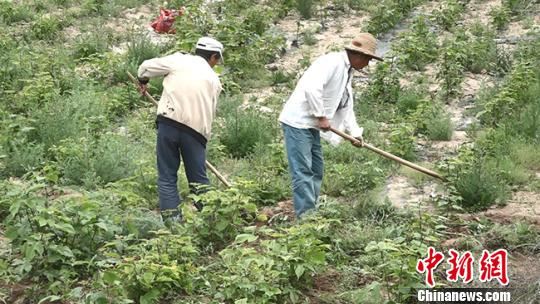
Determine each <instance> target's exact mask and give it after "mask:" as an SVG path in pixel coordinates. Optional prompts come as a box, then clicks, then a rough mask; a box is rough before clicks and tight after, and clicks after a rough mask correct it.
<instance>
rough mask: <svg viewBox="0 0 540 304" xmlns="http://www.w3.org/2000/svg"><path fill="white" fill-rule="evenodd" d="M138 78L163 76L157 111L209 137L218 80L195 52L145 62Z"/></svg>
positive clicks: (219, 85) (218, 91) (214, 109)
mask: <svg viewBox="0 0 540 304" xmlns="http://www.w3.org/2000/svg"><path fill="white" fill-rule="evenodd" d="M138 76H139V77H158V76H165V78H164V79H163V93H162V94H161V99H160V100H159V104H158V109H157V114H158V115H161V116H164V117H167V118H169V119H172V120H175V121H177V122H179V123H181V124H184V125H186V126H188V127H190V128H191V129H193V130H195V131H197V132H198V133H199V134H201V135H202V136H204V137H205V138H206V139H209V138H210V133H211V131H212V121H213V120H214V115H215V112H216V106H217V99H218V96H219V94H220V92H221V88H222V87H221V83H220V81H219V78H218V76H217V74H216V73H215V72H214V70H212V68H211V67H210V65H209V64H208V62H207V61H206V60H205V59H204V58H202V57H200V56H196V55H190V54H182V53H174V54H172V55H169V56H165V57H161V58H154V59H150V60H146V61H144V62H143V63H142V64H141V66H140V67H139V70H138Z"/></svg>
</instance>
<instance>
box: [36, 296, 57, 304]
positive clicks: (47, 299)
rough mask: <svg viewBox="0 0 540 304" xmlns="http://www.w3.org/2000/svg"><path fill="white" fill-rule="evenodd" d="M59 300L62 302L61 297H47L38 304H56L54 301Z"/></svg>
mask: <svg viewBox="0 0 540 304" xmlns="http://www.w3.org/2000/svg"><path fill="white" fill-rule="evenodd" d="M58 300H62V297H59V296H47V297H45V298H43V299H41V300H39V302H38V304H41V303H48V302H54V301H58Z"/></svg>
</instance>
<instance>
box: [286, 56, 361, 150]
mask: <svg viewBox="0 0 540 304" xmlns="http://www.w3.org/2000/svg"><path fill="white" fill-rule="evenodd" d="M350 68H351V64H350V62H349V58H348V57H347V53H346V52H345V51H343V52H334V53H328V54H326V55H323V56H321V57H319V58H317V59H316V60H315V61H314V62H313V64H312V65H311V66H310V67H309V68H308V69H307V70H306V72H304V75H302V77H301V78H300V80H299V81H298V84H297V85H296V88H295V90H294V91H293V93H292V95H291V96H290V97H289V99H288V100H287V102H286V103H285V106H284V108H283V111H282V112H281V115H280V116H279V121H280V122H282V123H284V124H287V125H289V126H291V127H294V128H298V129H317V128H318V124H317V122H318V120H317V117H323V116H324V117H326V118H328V119H329V120H330V125H331V126H332V127H334V128H336V129H340V130H342V131H343V130H345V131H348V132H349V133H350V134H351V135H352V136H354V137H358V136H361V135H362V133H363V128H360V127H359V126H358V124H357V122H356V117H355V115H354V107H353V101H354V98H353V92H352V86H351V82H352V81H351V80H352V77H350V78H349V77H348V73H349V70H350ZM347 80H348V81H347ZM345 90H348V98H349V100H348V102H347V103H346V106H345V107H343V108H341V109H339V110H338V106H339V105H340V102H341V101H342V98H343V96H344V93H345ZM321 136H322V137H323V138H325V139H326V140H328V141H330V142H331V143H333V144H336V143H339V141H340V139H341V138H340V137H339V136H337V135H336V134H334V133H332V132H323V133H321Z"/></svg>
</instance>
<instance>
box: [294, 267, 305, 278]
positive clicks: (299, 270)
mask: <svg viewBox="0 0 540 304" xmlns="http://www.w3.org/2000/svg"><path fill="white" fill-rule="evenodd" d="M304 272H305V268H304V265H298V266H296V268H295V269H294V273H295V274H296V278H297V279H300V277H301V276H302V275H303V274H304Z"/></svg>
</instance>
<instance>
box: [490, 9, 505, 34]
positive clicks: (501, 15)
mask: <svg viewBox="0 0 540 304" xmlns="http://www.w3.org/2000/svg"><path fill="white" fill-rule="evenodd" d="M489 15H490V16H491V18H492V19H491V23H492V24H493V25H494V26H495V28H496V29H498V30H504V29H505V28H506V27H507V26H508V23H509V22H510V10H509V9H508V8H506V7H504V6H500V7H494V8H493V9H491V11H490V12H489Z"/></svg>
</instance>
